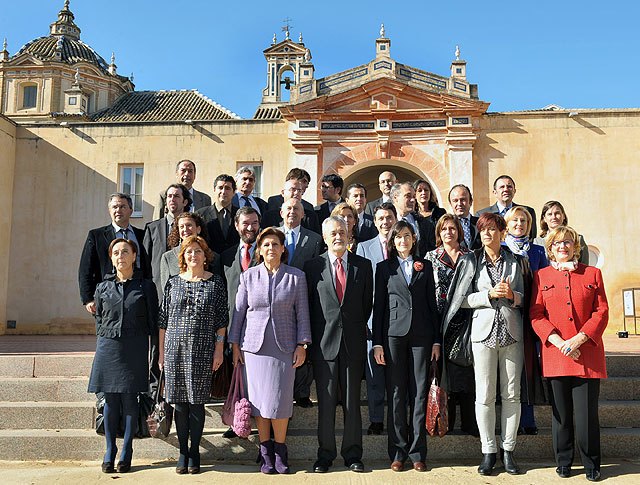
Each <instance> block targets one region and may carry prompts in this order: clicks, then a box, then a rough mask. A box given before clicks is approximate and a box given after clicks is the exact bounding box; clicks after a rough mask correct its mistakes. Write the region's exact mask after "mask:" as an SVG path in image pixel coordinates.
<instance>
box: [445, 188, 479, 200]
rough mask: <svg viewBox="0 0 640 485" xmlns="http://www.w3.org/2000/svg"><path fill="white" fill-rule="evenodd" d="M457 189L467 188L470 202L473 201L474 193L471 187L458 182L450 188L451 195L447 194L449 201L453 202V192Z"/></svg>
mask: <svg viewBox="0 0 640 485" xmlns="http://www.w3.org/2000/svg"><path fill="white" fill-rule="evenodd" d="M455 189H464V190H466V191H467V194H469V203H471V202H473V195H472V194H471V189H470V188H469V187H467V186H466V185H465V184H456V185H454V186H453V187H451V190H449V195H448V196H447V200H448V201H449V203H451V192H453V191H454V190H455Z"/></svg>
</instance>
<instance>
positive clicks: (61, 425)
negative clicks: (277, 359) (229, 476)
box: [0, 353, 640, 463]
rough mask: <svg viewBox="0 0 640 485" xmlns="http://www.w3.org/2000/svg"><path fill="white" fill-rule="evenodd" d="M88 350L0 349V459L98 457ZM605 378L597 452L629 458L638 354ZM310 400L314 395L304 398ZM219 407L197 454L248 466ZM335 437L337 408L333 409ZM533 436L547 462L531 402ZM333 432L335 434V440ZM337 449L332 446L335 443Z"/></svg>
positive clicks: (297, 417) (309, 413)
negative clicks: (21, 352)
mask: <svg viewBox="0 0 640 485" xmlns="http://www.w3.org/2000/svg"><path fill="white" fill-rule="evenodd" d="M92 360H93V355H91V354H90V353H83V354H68V355H65V354H53V355H47V354H33V355H12V354H4V355H3V354H0V460H99V459H101V457H102V454H103V451H104V438H103V437H102V436H98V435H96V433H95V431H94V430H93V425H94V420H95V407H94V404H95V399H94V398H93V395H92V394H88V393H87V392H86V389H87V384H88V377H87V376H88V375H89V371H90V369H91V363H92ZM607 365H608V369H609V375H610V376H611V377H610V378H609V379H607V380H604V381H603V382H602V387H601V401H600V422H601V426H602V449H603V455H604V458H605V459H606V458H607V457H612V458H613V457H615V458H637V457H638V450H640V356H638V355H617V356H608V357H607ZM361 394H362V396H361V397H362V408H361V409H362V421H363V426H364V428H365V429H366V427H367V426H368V422H369V420H368V416H367V407H366V401H365V386H364V383H363V386H362V391H361ZM312 399H314V396H313V395H312ZM220 406H221V405H220V404H211V405H208V406H207V417H206V422H205V435H204V438H203V442H202V448H203V453H204V454H203V459H204V460H209V461H216V460H227V461H242V462H246V463H251V462H252V460H254V459H255V456H256V451H257V442H258V437H257V435H252V436H251V437H250V438H249V439H248V440H242V439H237V438H236V439H231V440H228V439H225V438H223V437H222V433H223V432H224V431H225V430H226V426H224V425H223V424H222V422H221V419H220V414H219V411H220ZM336 414H337V419H336V422H337V423H338V426H337V427H338V435H340V433H341V431H340V428H341V427H342V426H341V423H342V412H341V410H340V409H338V410H337V413H336ZM536 418H537V421H538V427H539V429H540V433H539V434H538V435H537V436H520V437H519V438H518V447H517V456H519V457H521V459H522V460H530V461H539V460H545V461H549V460H552V459H553V453H552V447H551V433H550V426H551V424H550V422H551V409H550V407H548V406H538V407H536ZM316 422H317V408H316V407H314V408H311V409H301V408H297V407H296V408H294V416H293V418H292V420H291V424H290V432H289V437H288V444H289V448H290V455H291V456H292V457H294V458H295V459H296V460H308V461H313V460H314V459H315V454H316V450H317V440H316ZM363 439H364V442H363V444H364V460H365V462H366V461H381V460H382V461H386V446H387V444H386V443H387V438H386V435H382V436H366V435H365V436H364V437H363ZM339 440H340V437H339V436H338V441H339ZM177 446H178V444H177V439H176V438H175V435H172V436H171V437H170V439H169V440H168V441H161V440H157V439H151V438H149V439H142V440H136V441H135V442H134V450H135V451H134V456H135V457H136V458H146V459H154V460H163V459H175V458H177V455H178V449H177ZM338 446H339V444H338ZM428 446H429V459H430V460H444V461H447V460H448V461H462V460H477V458H478V456H479V454H480V443H479V440H478V439H476V438H473V437H470V436H467V435H462V434H460V433H458V432H454V433H453V434H451V435H447V436H445V437H444V438H429V439H428Z"/></svg>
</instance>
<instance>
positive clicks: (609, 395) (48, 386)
mask: <svg viewBox="0 0 640 485" xmlns="http://www.w3.org/2000/svg"><path fill="white" fill-rule="evenodd" d="M638 360H640V357H639V358H638ZM88 384H89V378H88V377H87V376H83V377H59V376H52V377H0V402H3V401H8V402H15V401H88V400H91V399H93V398H92V397H91V396H92V395H91V394H89V393H87V386H88ZM315 395H316V390H315V384H313V385H312V386H311V399H312V400H315V399H316V398H315ZM366 398H367V388H366V384H365V383H364V382H363V383H362V386H361V390H360V399H362V400H363V401H364V400H366ZM600 398H601V399H604V400H609V401H628V400H640V377H609V378H607V379H603V380H602V381H601V383H600Z"/></svg>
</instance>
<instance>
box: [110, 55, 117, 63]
mask: <svg viewBox="0 0 640 485" xmlns="http://www.w3.org/2000/svg"><path fill="white" fill-rule="evenodd" d="M115 63H116V53H115V52H112V53H111V64H115Z"/></svg>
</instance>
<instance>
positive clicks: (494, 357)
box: [471, 342, 523, 453]
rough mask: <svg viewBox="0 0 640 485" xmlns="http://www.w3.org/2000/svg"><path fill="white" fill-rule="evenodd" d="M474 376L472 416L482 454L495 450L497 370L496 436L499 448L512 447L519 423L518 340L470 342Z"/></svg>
mask: <svg viewBox="0 0 640 485" xmlns="http://www.w3.org/2000/svg"><path fill="white" fill-rule="evenodd" d="M471 350H472V352H473V362H474V371H475V379H476V419H477V421H478V429H479V430H480V441H481V443H482V453H497V452H498V445H497V443H496V436H495V430H496V405H495V404H496V381H497V377H498V372H500V396H501V398H502V410H501V413H500V418H501V419H500V421H501V422H500V438H501V441H502V449H504V450H506V451H513V450H514V449H515V447H516V438H517V436H518V426H519V424H520V376H521V375H522V366H523V346H522V342H516V343H515V344H512V345H509V346H507V347H497V348H495V349H491V348H489V347H487V346H485V345H484V344H483V343H480V342H473V343H472V344H471Z"/></svg>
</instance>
